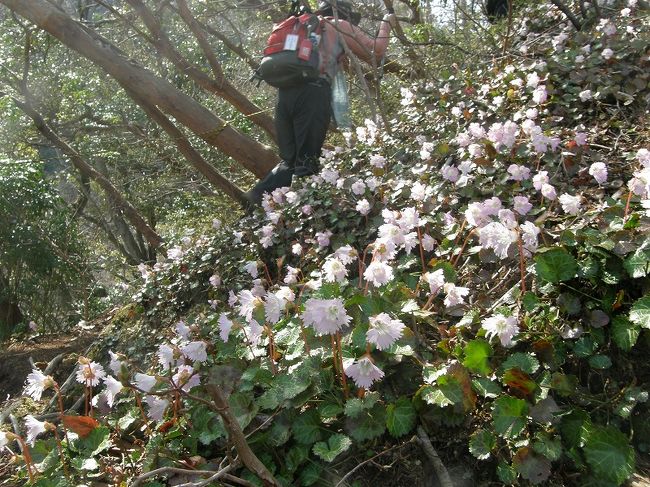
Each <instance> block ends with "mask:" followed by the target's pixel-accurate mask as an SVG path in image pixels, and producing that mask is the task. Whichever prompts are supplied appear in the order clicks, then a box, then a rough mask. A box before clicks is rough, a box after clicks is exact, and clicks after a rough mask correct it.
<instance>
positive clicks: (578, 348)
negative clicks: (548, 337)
mask: <svg viewBox="0 0 650 487" xmlns="http://www.w3.org/2000/svg"><path fill="white" fill-rule="evenodd" d="M597 349H598V344H597V343H596V341H595V340H594V339H593V338H592V337H590V336H583V337H580V338H579V339H578V340H576V342H575V344H574V345H573V353H575V355H576V357H579V358H587V357H589V356H591V355H593V353H594V352H595V351H596V350H597Z"/></svg>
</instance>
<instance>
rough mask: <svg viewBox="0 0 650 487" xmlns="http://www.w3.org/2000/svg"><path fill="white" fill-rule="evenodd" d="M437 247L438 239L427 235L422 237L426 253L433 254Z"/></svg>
mask: <svg viewBox="0 0 650 487" xmlns="http://www.w3.org/2000/svg"><path fill="white" fill-rule="evenodd" d="M435 245H436V239H434V238H433V237H432V236H431V235H429V234H427V233H425V234H424V235H422V248H423V249H424V251H425V252H431V251H432V250H433V248H434V247H435Z"/></svg>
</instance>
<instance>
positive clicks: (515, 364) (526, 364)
mask: <svg viewBox="0 0 650 487" xmlns="http://www.w3.org/2000/svg"><path fill="white" fill-rule="evenodd" d="M501 369H502V370H508V369H520V370H522V371H524V372H526V373H527V374H533V373H535V372H537V369H539V361H538V360H537V359H536V358H535V356H534V355H532V354H530V353H522V352H515V353H513V354H512V355H510V356H509V357H508V358H507V359H506V360H505V362H503V364H501Z"/></svg>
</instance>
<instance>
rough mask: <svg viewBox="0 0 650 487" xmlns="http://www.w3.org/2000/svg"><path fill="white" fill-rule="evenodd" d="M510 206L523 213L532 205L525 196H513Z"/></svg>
mask: <svg viewBox="0 0 650 487" xmlns="http://www.w3.org/2000/svg"><path fill="white" fill-rule="evenodd" d="M512 207H513V209H514V210H515V211H516V212H517V213H519V214H520V215H525V214H526V213H528V212H529V211H530V210H531V209H532V208H533V205H532V204H530V202H529V201H528V198H527V197H526V196H515V197H514V203H513V205H512Z"/></svg>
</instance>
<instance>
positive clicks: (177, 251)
mask: <svg viewBox="0 0 650 487" xmlns="http://www.w3.org/2000/svg"><path fill="white" fill-rule="evenodd" d="M182 257H183V249H182V248H180V247H179V246H176V247H172V248H171V249H169V250H168V251H167V258H168V259H171V260H174V261H178V260H180V259H181V258H182Z"/></svg>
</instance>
